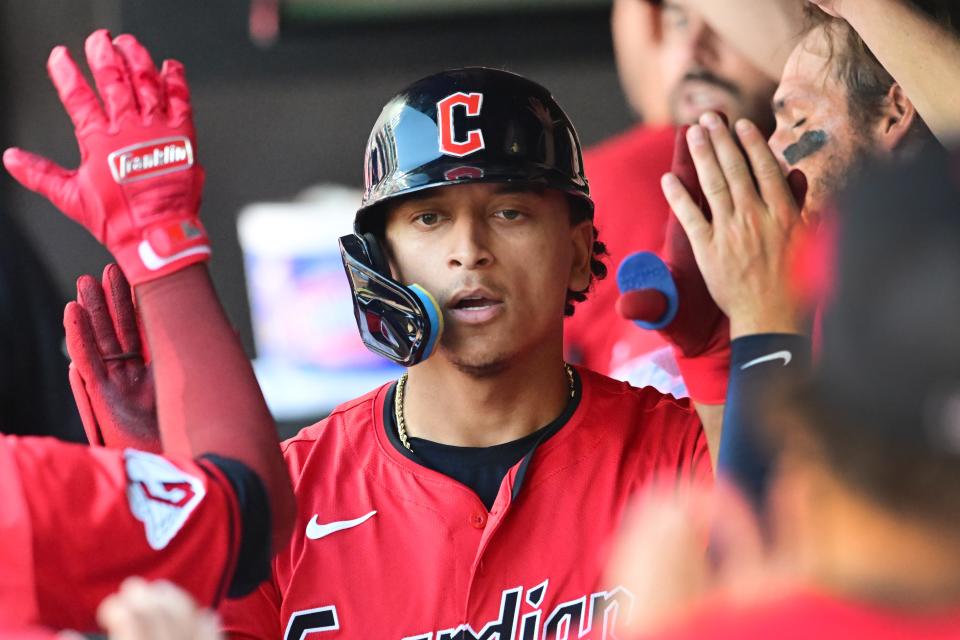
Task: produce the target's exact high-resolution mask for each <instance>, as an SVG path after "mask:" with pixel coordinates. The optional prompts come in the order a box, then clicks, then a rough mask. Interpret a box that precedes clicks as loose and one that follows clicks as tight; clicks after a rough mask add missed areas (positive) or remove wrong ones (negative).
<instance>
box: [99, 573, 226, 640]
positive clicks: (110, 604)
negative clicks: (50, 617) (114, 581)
mask: <svg viewBox="0 0 960 640" xmlns="http://www.w3.org/2000/svg"><path fill="white" fill-rule="evenodd" d="M97 622H98V623H99V624H100V626H101V627H103V628H104V629H105V630H106V632H107V637H109V638H110V640H220V639H221V638H222V637H223V636H222V635H221V633H220V631H219V628H220V621H219V618H218V617H217V615H216V614H215V613H214V612H212V611H209V610H207V609H201V608H199V607H197V603H196V602H195V601H194V600H193V598H191V597H190V595H189V594H188V593H187V592H186V591H184V590H183V589H180V588H179V587H177V586H176V585H174V584H173V583H170V582H167V581H165V580H158V581H156V582H147V581H145V580H144V579H142V578H127V579H126V580H125V581H124V582H123V584H122V585H120V590H119V591H118V592H117V593H115V594H114V595H112V596H107V597H106V598H104V600H103V602H102V603H101V604H100V607H99V608H98V609H97Z"/></svg>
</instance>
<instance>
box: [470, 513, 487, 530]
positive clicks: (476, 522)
mask: <svg viewBox="0 0 960 640" xmlns="http://www.w3.org/2000/svg"><path fill="white" fill-rule="evenodd" d="M470 524H471V525H473V527H474V528H476V529H483V528H484V527H485V526H486V525H487V514H485V513H480V512H479V511H478V512H477V513H475V514H473V515H472V516H470Z"/></svg>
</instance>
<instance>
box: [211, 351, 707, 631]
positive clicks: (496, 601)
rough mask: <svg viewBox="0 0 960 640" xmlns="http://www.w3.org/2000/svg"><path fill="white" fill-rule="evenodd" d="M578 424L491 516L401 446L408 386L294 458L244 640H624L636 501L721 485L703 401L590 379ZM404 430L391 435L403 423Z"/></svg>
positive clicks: (237, 619) (290, 454)
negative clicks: (610, 576) (624, 541)
mask: <svg viewBox="0 0 960 640" xmlns="http://www.w3.org/2000/svg"><path fill="white" fill-rule="evenodd" d="M578 371H579V374H580V378H581V391H582V393H581V396H580V401H579V404H578V405H577V407H576V409H575V411H574V412H573V414H572V416H571V417H570V419H569V420H568V421H567V423H566V424H565V425H563V426H562V427H561V428H560V429H559V430H558V431H557V432H556V433H555V434H554V435H553V436H552V437H551V438H549V439H547V440H545V441H544V442H543V443H542V444H540V445H539V447H537V448H535V450H534V451H532V452H531V453H530V454H528V456H527V457H526V458H525V459H524V460H523V461H521V462H520V463H518V464H517V465H516V466H514V467H513V468H512V469H511V470H510V471H509V472H508V473H507V475H506V477H505V478H504V480H503V482H502V484H501V486H500V492H499V494H498V495H497V498H496V500H495V502H494V504H493V507H492V508H491V509H490V511H489V512H488V511H487V509H486V508H485V507H484V505H483V503H482V502H481V501H480V499H479V498H478V497H477V496H476V494H474V493H473V492H472V491H471V490H470V489H468V488H467V487H466V486H464V485H462V484H460V483H458V482H456V481H455V480H452V479H451V478H449V477H447V476H445V475H442V474H440V473H438V472H435V471H433V470H431V469H428V468H426V467H424V466H421V465H419V464H418V463H417V462H415V461H414V460H411V459H410V458H408V457H407V456H405V455H404V454H403V453H401V452H400V451H399V450H398V447H399V444H394V443H393V442H391V439H390V438H389V437H388V436H387V432H386V430H385V412H389V411H392V406H390V405H391V403H389V402H388V398H390V397H391V394H392V391H391V390H392V385H386V386H384V387H381V388H380V389H377V390H376V391H373V392H371V393H369V394H367V395H366V396H364V397H362V398H359V399H357V400H354V401H352V402H349V403H347V404H345V405H343V406H341V407H339V408H338V409H337V410H335V411H334V412H333V414H331V415H330V416H329V417H328V418H326V419H325V420H323V421H322V422H320V423H318V424H316V425H314V426H312V427H309V428H307V429H304V430H303V431H302V432H301V433H300V434H299V435H298V436H296V437H295V438H293V439H291V440H288V441H287V442H286V443H284V445H283V449H284V455H285V456H286V460H287V463H288V465H289V467H290V472H291V475H292V477H293V482H294V490H295V492H296V495H297V503H298V509H299V516H298V524H297V526H296V527H295V529H294V535H293V539H292V542H291V544H290V545H289V546H288V547H287V549H285V550H284V551H282V552H281V553H280V554H279V555H278V556H277V557H276V558H275V559H274V563H273V576H272V579H271V580H270V581H269V582H266V583H264V584H262V585H261V586H260V588H259V589H258V590H257V591H256V592H254V593H253V594H252V595H250V596H248V597H247V598H245V599H242V600H232V601H227V602H225V603H224V604H223V606H222V607H221V615H222V616H223V619H224V624H225V628H226V630H227V631H228V632H230V633H231V634H233V635H235V636H239V637H254V638H277V637H283V638H285V639H287V638H289V639H292V640H303V639H304V638H306V636H308V635H311V634H317V640H320V638H325V637H331V638H333V637H337V638H357V639H361V638H362V639H364V640H366V639H369V638H377V639H378V640H379V639H382V640H388V639H396V640H400V639H401V638H403V639H407V640H414V639H416V640H452V639H454V638H456V639H457V640H467V639H470V638H477V639H478V638H486V639H491V640H492V639H493V638H499V639H501V640H502V639H506V638H515V639H517V640H520V639H521V638H522V639H527V638H531V639H532V638H537V639H539V638H565V637H591V638H605V637H610V636H609V633H610V629H611V626H612V624H613V623H614V620H615V619H616V618H617V617H618V616H623V615H627V614H628V613H629V611H630V608H631V606H632V600H633V596H632V595H631V594H630V593H628V592H627V591H626V590H624V589H623V588H622V587H620V586H618V585H615V584H604V583H603V580H602V573H603V565H604V556H605V552H604V549H605V548H606V547H607V546H608V541H609V540H610V538H611V535H612V534H613V533H615V531H616V530H617V528H618V526H619V524H620V521H621V517H622V514H623V512H624V508H625V506H626V505H627V503H628V502H629V500H630V498H631V497H632V496H633V495H634V494H635V493H636V492H637V491H638V490H639V489H641V488H642V487H644V486H645V485H647V484H648V483H649V482H651V481H652V480H653V479H654V477H655V476H656V477H657V478H659V477H660V473H663V474H664V475H665V476H668V477H669V481H676V477H677V476H678V475H679V476H681V477H682V478H683V479H684V480H685V481H686V480H693V479H696V480H697V481H702V482H710V481H711V479H712V471H711V467H710V458H709V455H708V451H707V446H706V440H705V436H704V434H703V431H702V429H701V426H700V421H699V419H698V418H697V416H696V413H695V412H694V411H693V410H692V409H691V408H690V405H689V402H688V401H687V400H682V401H678V400H675V399H673V398H672V397H669V396H664V395H662V394H660V393H659V392H657V391H656V390H655V389H652V388H646V389H636V388H633V387H631V386H629V385H627V384H626V383H622V382H617V381H614V380H611V379H609V378H607V377H604V376H601V375H599V374H596V373H593V372H590V371H586V370H583V369H579V370H578ZM388 424H389V422H388Z"/></svg>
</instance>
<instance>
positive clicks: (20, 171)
mask: <svg viewBox="0 0 960 640" xmlns="http://www.w3.org/2000/svg"><path fill="white" fill-rule="evenodd" d="M86 54H87V61H88V63H89V66H90V69H91V71H92V74H93V77H94V80H95V81H96V84H97V88H98V90H99V94H100V97H101V98H102V100H103V105H102V106H101V104H100V102H99V101H98V98H97V96H96V94H94V92H93V91H92V90H91V88H90V87H89V86H88V85H87V82H86V80H85V79H84V77H83V75H82V73H81V72H80V70H79V69H78V67H77V65H76V64H75V63H74V61H73V60H72V58H71V57H70V54H69V52H68V51H67V50H66V49H65V48H64V47H56V48H55V49H54V50H53V52H52V53H51V54H50V58H49V61H48V71H49V73H50V77H51V79H52V81H53V83H54V85H55V87H56V88H57V91H58V93H59V95H60V99H61V101H62V102H63V105H64V107H65V108H66V111H67V113H68V114H69V115H70V117H71V119H72V120H73V123H74V125H75V127H76V134H77V140H78V143H79V146H80V151H81V163H80V166H79V167H78V168H77V169H75V170H72V171H68V170H66V169H63V168H61V167H58V166H56V165H55V164H53V163H52V162H50V161H49V160H46V159H44V158H40V157H38V156H35V155H32V154H29V153H27V152H25V151H21V150H19V149H8V150H7V151H6V152H5V153H4V156H3V161H4V165H5V166H6V168H7V170H8V171H9V172H10V173H11V174H12V175H13V176H14V178H16V179H17V180H18V181H19V182H20V183H21V184H23V185H24V186H25V187H27V188H29V189H31V190H33V191H36V192H37V193H39V194H41V195H43V196H45V197H46V198H48V199H49V200H50V201H51V202H53V203H54V204H55V205H56V206H57V207H58V208H60V209H61V210H62V211H63V212H64V213H65V214H66V215H68V216H69V217H70V218H72V219H74V220H76V221H77V222H79V223H80V224H82V225H84V226H85V227H86V228H87V229H89V230H90V232H91V233H92V234H93V235H94V236H95V237H96V238H97V239H98V240H100V241H101V242H103V243H104V245H105V246H106V247H107V249H109V250H110V251H111V252H112V253H113V255H114V256H115V258H116V259H117V262H118V263H119V264H120V268H121V269H122V270H123V272H124V273H125V274H126V278H127V279H129V281H130V283H131V284H132V285H133V288H134V292H135V295H136V300H137V305H138V310H139V313H140V316H141V317H142V320H143V326H144V330H145V334H146V338H147V340H148V342H149V345H150V349H151V352H152V354H153V371H154V373H155V375H156V393H157V407H158V413H159V434H160V436H161V437H162V439H163V443H164V447H163V449H164V452H165V453H166V454H168V455H169V457H161V456H159V455H155V454H152V453H146V452H142V451H138V450H135V449H123V450H121V449H90V448H87V447H82V446H79V445H68V444H65V443H62V442H59V441H56V440H53V439H47V438H16V437H10V436H8V437H3V438H0V490H2V491H3V502H4V508H3V512H2V513H3V515H2V517H0V539H2V540H3V544H2V545H0V628H15V627H20V626H24V625H38V624H39V625H46V626H48V627H53V628H71V629H77V630H83V631H86V630H94V629H96V623H95V618H94V614H95V612H96V609H97V606H98V605H99V604H100V602H101V600H103V598H104V597H105V596H107V595H108V594H110V593H112V592H114V591H115V590H116V589H117V587H118V585H119V584H120V583H121V582H122V580H123V579H124V578H125V577H127V576H128V575H131V574H133V575H142V576H145V577H148V578H167V579H170V580H172V581H174V582H176V583H177V584H179V585H180V586H181V587H183V588H185V589H186V590H187V591H188V592H189V593H191V594H192V595H193V597H195V598H197V599H198V600H199V601H201V602H202V603H206V604H214V603H216V602H218V601H219V600H220V599H221V597H222V596H224V595H226V594H229V595H232V596H239V595H243V594H245V593H247V592H249V591H250V590H251V589H253V588H254V587H255V586H256V585H257V584H258V583H259V582H260V581H261V580H262V579H263V578H264V577H265V576H266V575H267V573H268V562H269V558H270V555H271V551H272V550H275V549H278V548H279V547H280V546H282V545H283V544H284V543H285V542H286V541H287V540H288V539H289V531H290V523H291V516H292V511H293V495H292V492H291V489H290V485H289V481H288V479H287V476H286V474H285V471H284V468H283V463H282V460H281V458H280V455H279V452H278V449H277V441H276V431H275V427H274V424H273V422H272V420H271V419H270V415H269V413H268V411H267V409H266V406H265V404H264V401H263V398H262V396H261V395H260V393H259V390H258V387H257V384H256V381H255V379H254V377H253V373H252V371H251V369H250V365H249V362H248V361H247V359H246V357H245V356H244V353H243V351H242V349H241V347H240V345H239V344H238V343H237V341H236V339H235V337H234V335H233V333H232V331H231V329H230V326H229V324H228V322H227V320H226V317H225V315H224V313H223V310H222V309H221V307H220V305H219V303H218V302H217V300H216V297H215V294H214V292H213V289H212V286H211V284H210V280H209V276H208V274H207V271H206V266H205V264H204V263H205V261H206V260H207V259H208V258H209V255H210V248H209V244H208V241H207V237H206V234H205V233H204V231H203V227H202V226H201V225H200V221H199V219H198V217H197V215H198V209H199V202H200V192H201V188H202V185H203V171H202V169H201V167H200V165H199V164H198V162H197V157H196V141H195V135H194V130H193V122H192V117H191V111H190V101H189V92H188V88H187V84H186V80H185V77H184V72H183V67H182V65H180V64H179V63H177V62H175V61H172V60H168V61H166V62H165V63H164V65H163V69H162V71H160V72H158V71H157V70H156V68H155V67H154V65H153V62H152V61H151V59H150V56H149V54H148V53H147V52H146V50H144V49H143V47H141V46H140V45H139V44H138V43H137V41H136V40H135V39H134V38H132V37H131V36H120V37H118V38H117V39H116V40H114V41H111V39H110V36H109V34H108V33H107V32H106V31H97V32H95V33H94V34H93V35H91V36H90V37H89V38H88V39H87V42H86ZM104 285H105V286H106V287H108V288H110V289H111V290H112V291H113V293H114V296H116V295H118V291H126V292H127V307H132V301H131V300H130V298H129V285H128V284H127V281H126V280H125V279H124V277H123V274H121V273H120V270H119V269H117V268H116V267H112V268H108V270H107V272H106V275H105V279H104ZM111 299H114V298H111ZM104 300H105V298H104V297H103V295H102V292H100V295H99V297H98V296H97V295H95V292H93V291H92V290H90V289H89V287H88V290H87V292H86V295H85V296H83V297H82V300H81V303H71V304H70V305H68V307H67V309H66V313H65V317H64V323H65V325H66V326H67V327H68V329H69V331H70V332H71V334H72V335H73V336H76V337H78V338H79V339H78V340H74V341H72V342H71V343H70V345H69V346H70V351H71V356H72V358H73V360H74V363H75V364H76V365H77V366H78V367H79V369H80V373H81V375H82V376H83V379H84V380H85V381H87V382H89V383H90V384H97V383H102V382H103V381H105V380H107V379H108V378H109V377H110V376H113V375H114V373H113V369H115V368H118V367H122V366H124V363H125V362H128V361H130V360H136V359H139V358H141V357H142V350H141V345H140V342H139V335H138V332H137V327H136V324H135V318H134V317H133V315H132V314H131V313H129V312H128V311H129V309H128V310H124V309H118V308H116V307H114V308H113V309H109V310H108V309H106V308H105V307H103V306H102V305H101V304H99V303H100V302H102V301H104ZM111 311H112V312H114V317H113V318H111ZM104 320H106V322H104ZM113 323H115V324H113ZM212 379H216V380H217V393H216V394H212V393H211V392H210V390H209V388H208V387H209V384H210V381H211V380H212ZM102 409H103V407H101V406H98V405H96V404H95V405H92V407H91V410H92V411H94V412H97V411H102ZM228 428H229V430H228Z"/></svg>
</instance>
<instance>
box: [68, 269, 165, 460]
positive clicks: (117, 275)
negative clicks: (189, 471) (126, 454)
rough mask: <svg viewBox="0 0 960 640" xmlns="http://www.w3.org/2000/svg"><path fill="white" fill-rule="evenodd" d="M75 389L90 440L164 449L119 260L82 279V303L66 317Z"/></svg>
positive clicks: (79, 290)
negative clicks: (97, 274)
mask: <svg viewBox="0 0 960 640" xmlns="http://www.w3.org/2000/svg"><path fill="white" fill-rule="evenodd" d="M63 326H64V328H65V330H66V336H67V352H68V353H69V354H70V359H71V362H70V387H71V388H72V389H73V396H74V398H75V399H76V402H77V407H78V408H79V409H80V417H81V418H82V420H83V428H84V431H86V433H87V439H88V440H89V441H90V444H94V445H105V446H108V447H112V448H124V447H132V448H134V449H141V450H144V451H153V452H155V453H160V451H161V446H160V433H159V428H158V425H157V407H156V395H155V389H154V384H153V372H152V370H151V367H150V365H149V363H148V362H147V354H146V353H145V349H144V348H143V346H142V345H143V343H142V341H141V339H140V330H139V326H138V322H137V312H136V309H135V308H134V305H133V298H132V297H131V295H130V285H129V284H127V281H126V279H124V277H123V273H121V271H120V269H119V268H118V267H117V265H115V264H110V265H107V267H106V268H105V269H104V271H103V284H102V286H101V283H99V282H97V280H96V279H95V278H93V277H92V276H86V275H85V276H81V277H80V278H79V279H78V280H77V301H76V302H70V303H69V304H67V308H66V310H65V311H64V315H63Z"/></svg>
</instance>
